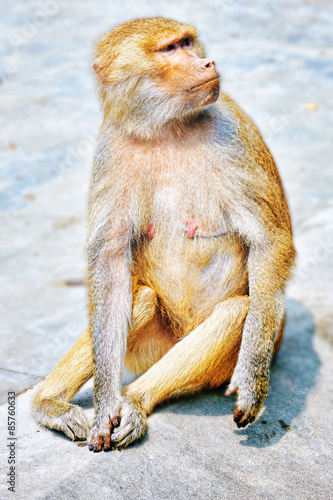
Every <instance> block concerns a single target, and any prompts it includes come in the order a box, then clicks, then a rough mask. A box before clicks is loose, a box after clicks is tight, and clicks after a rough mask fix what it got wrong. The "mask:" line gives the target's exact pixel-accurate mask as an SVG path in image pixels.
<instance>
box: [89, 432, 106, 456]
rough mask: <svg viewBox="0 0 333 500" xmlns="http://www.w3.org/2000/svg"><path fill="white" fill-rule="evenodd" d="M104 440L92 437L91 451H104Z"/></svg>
mask: <svg viewBox="0 0 333 500" xmlns="http://www.w3.org/2000/svg"><path fill="white" fill-rule="evenodd" d="M102 447H103V438H102V436H92V437H91V439H90V444H89V450H90V451H94V452H95V453H96V452H99V451H102Z"/></svg>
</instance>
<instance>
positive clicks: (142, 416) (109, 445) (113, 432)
mask: <svg viewBox="0 0 333 500" xmlns="http://www.w3.org/2000/svg"><path fill="white" fill-rule="evenodd" d="M117 406H118V411H115V410H114V409H112V411H108V410H106V411H105V410H104V411H101V410H100V411H99V412H98V414H97V415H96V418H95V421H94V423H93V425H92V427H91V430H90V433H89V437H88V440H87V441H88V444H89V450H92V451H101V450H102V449H103V450H104V451H108V450H111V449H114V448H124V447H125V446H127V445H129V444H130V443H132V442H133V441H135V440H136V439H139V438H140V437H141V436H143V434H144V433H145V431H146V427H147V425H146V422H147V413H146V411H145V410H144V408H143V407H142V406H141V404H140V402H139V401H138V400H136V399H131V400H129V399H127V398H125V397H122V398H121V400H120V403H119V404H118V405H117Z"/></svg>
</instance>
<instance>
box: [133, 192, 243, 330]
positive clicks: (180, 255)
mask: <svg viewBox="0 0 333 500" xmlns="http://www.w3.org/2000/svg"><path fill="white" fill-rule="evenodd" d="M164 195H165V193H162V194H161V193H160V194H159V198H158V199H157V200H155V203H154V210H152V211H151V214H150V217H149V219H148V220H147V227H146V228H144V229H143V231H142V233H143V234H142V238H141V244H140V245H139V246H138V248H137V249H136V251H135V252H134V255H133V270H132V272H133V274H134V275H135V276H136V277H137V278H138V279H139V280H140V281H141V282H142V283H144V284H146V285H148V286H150V287H151V288H152V289H154V290H155V292H156V293H157V295H158V296H159V299H160V303H161V306H162V307H163V309H164V313H165V314H167V315H168V316H169V318H170V319H171V320H172V321H173V322H174V323H177V324H178V325H179V326H180V327H181V329H182V330H183V331H184V333H186V332H188V331H190V330H191V329H192V328H194V327H195V326H196V325H197V324H199V323H200V322H202V321H203V320H204V319H205V317H207V315H209V314H210V312H211V311H212V309H213V308H214V306H215V305H216V304H217V303H219V302H221V301H222V300H224V299H225V298H227V297H229V296H232V295H235V294H237V293H245V289H246V287H247V271H246V255H245V252H244V247H243V244H242V242H241V241H240V239H239V238H238V237H236V236H234V235H232V234H230V233H229V232H228V227H227V219H226V217H225V214H224V213H223V210H221V206H220V205H219V204H218V203H216V204H214V203H213V199H212V198H210V199H207V200H204V199H201V200H196V202H197V203H192V202H186V197H185V196H184V199H177V198H176V197H173V198H168V199H166V198H165V197H164ZM191 201H192V200H191Z"/></svg>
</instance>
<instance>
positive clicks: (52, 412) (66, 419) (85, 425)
mask: <svg viewBox="0 0 333 500" xmlns="http://www.w3.org/2000/svg"><path fill="white" fill-rule="evenodd" d="M31 406H32V412H33V416H34V419H35V420H36V422H38V423H39V424H41V425H44V426H45V427H49V428H50V429H54V430H57V431H61V432H63V433H64V434H66V436H68V437H69V438H70V439H72V440H73V441H74V440H82V439H86V437H87V434H88V431H89V422H88V420H87V417H86V416H85V414H84V412H83V410H82V408H80V407H79V406H76V405H72V404H70V403H66V402H65V401H61V400H58V399H55V398H48V399H46V398H45V399H43V398H41V397H40V395H39V392H37V393H36V394H35V396H34V397H33V399H32V402H31Z"/></svg>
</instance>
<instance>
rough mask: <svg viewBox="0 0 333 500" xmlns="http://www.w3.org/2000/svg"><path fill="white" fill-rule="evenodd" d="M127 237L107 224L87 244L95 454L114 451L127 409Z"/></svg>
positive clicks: (120, 226)
mask: <svg viewBox="0 0 333 500" xmlns="http://www.w3.org/2000/svg"><path fill="white" fill-rule="evenodd" d="M94 226H95V227H96V222H95V223H94ZM129 233H130V231H129V229H128V228H127V227H126V224H124V222H123V221H121V217H119V219H118V220H117V221H112V223H111V222H108V223H106V224H104V226H102V228H101V227H100V229H99V230H98V231H97V233H96V234H95V235H93V236H91V237H90V241H89V240H88V241H89V243H88V264H89V305H90V332H91V334H92V337H93V352H94V362H95V390H94V406H95V413H96V416H95V421H94V423H93V426H92V428H91V430H90V434H89V437H88V443H89V444H90V449H92V450H94V451H100V450H101V449H102V447H104V449H108V448H110V438H111V432H112V429H113V427H114V426H116V425H118V423H119V419H120V414H121V411H122V409H123V407H124V406H125V405H126V402H125V401H124V398H123V396H121V393H120V381H121V373H122V367H123V363H124V357H125V352H126V341H127V335H128V326H129V323H130V320H131V311H132V282H131V274H130V247H129V239H130V236H129Z"/></svg>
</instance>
